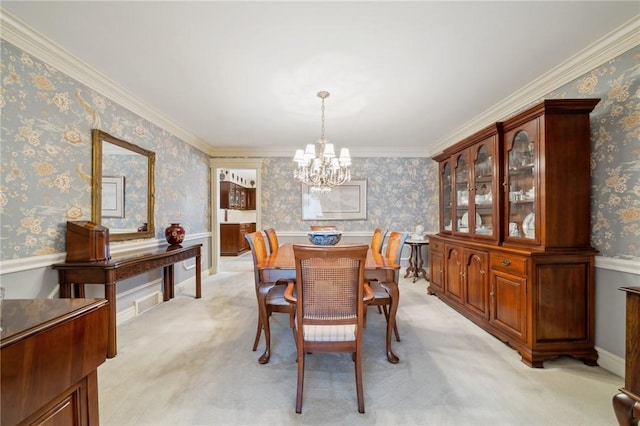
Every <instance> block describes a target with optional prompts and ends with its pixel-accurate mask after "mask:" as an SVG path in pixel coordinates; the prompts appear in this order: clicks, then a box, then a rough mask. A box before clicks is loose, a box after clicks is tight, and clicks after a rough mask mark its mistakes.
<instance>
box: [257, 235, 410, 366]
mask: <svg viewBox="0 0 640 426" xmlns="http://www.w3.org/2000/svg"><path fill="white" fill-rule="evenodd" d="M344 245H347V244H343V243H340V246H344ZM293 246H294V243H285V244H282V245H280V246H279V247H278V248H277V249H276V250H273V251H272V252H271V253H270V254H269V256H267V257H266V258H265V260H264V261H263V262H261V263H258V264H257V265H256V268H257V269H259V270H260V272H261V273H262V279H263V280H264V281H266V282H277V281H281V280H287V281H291V280H295V279H296V263H295V257H294V255H293ZM327 247H328V248H329V249H330V247H331V246H327ZM399 269H400V265H398V264H396V263H395V262H394V261H393V260H390V259H387V258H386V257H384V256H383V255H382V254H380V253H378V252H375V251H373V250H371V249H369V250H368V251H367V260H366V264H365V272H364V274H365V277H364V278H365V281H368V282H370V281H378V282H379V283H380V285H381V286H382V287H383V288H384V289H385V290H386V291H387V292H388V293H389V298H390V299H391V305H390V307H389V321H388V322H387V332H386V353H387V360H388V361H389V362H390V363H392V364H397V363H398V362H399V361H400V358H398V356H397V355H396V354H395V353H394V352H393V348H392V347H391V336H392V335H393V328H394V325H395V322H396V312H397V311H398V301H399V298H400V291H399V289H398V283H397V282H396V271H397V270H399ZM258 298H259V300H258V307H259V311H260V312H259V315H260V318H261V321H262V324H265V325H266V324H269V322H268V318H267V315H268V311H267V299H266V294H265V295H259V296H258ZM268 359H269V348H267V349H265V353H264V354H263V355H262V356H261V362H262V361H265V362H268Z"/></svg>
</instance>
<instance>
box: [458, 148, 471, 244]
mask: <svg viewBox="0 0 640 426" xmlns="http://www.w3.org/2000/svg"><path fill="white" fill-rule="evenodd" d="M455 225H456V231H457V232H464V233H468V232H469V165H468V163H467V159H466V158H465V157H464V156H463V155H461V156H460V157H458V164H457V165H456V224H455Z"/></svg>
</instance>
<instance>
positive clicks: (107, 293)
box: [104, 282, 118, 358]
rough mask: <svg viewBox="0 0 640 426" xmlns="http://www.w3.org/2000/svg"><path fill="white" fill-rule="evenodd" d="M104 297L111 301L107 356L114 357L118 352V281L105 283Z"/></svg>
mask: <svg viewBox="0 0 640 426" xmlns="http://www.w3.org/2000/svg"><path fill="white" fill-rule="evenodd" d="M104 297H105V299H107V301H108V302H109V326H108V330H107V358H113V357H114V356H116V354H117V353H118V342H117V337H116V283H115V282H110V283H105V285H104Z"/></svg>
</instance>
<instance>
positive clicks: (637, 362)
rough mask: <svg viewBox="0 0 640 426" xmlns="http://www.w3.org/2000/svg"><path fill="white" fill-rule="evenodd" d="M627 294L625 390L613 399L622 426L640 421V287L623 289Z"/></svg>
mask: <svg viewBox="0 0 640 426" xmlns="http://www.w3.org/2000/svg"><path fill="white" fill-rule="evenodd" d="M620 290H623V291H625V292H626V293H627V325H626V330H627V331H626V336H627V342H626V353H625V372H624V388H622V389H620V393H619V394H617V395H615V396H614V397H613V409H614V411H615V414H616V419H617V420H618V424H620V425H621V426H632V425H637V424H638V420H639V419H640V287H623V288H621V289H620Z"/></svg>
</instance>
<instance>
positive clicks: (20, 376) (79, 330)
mask: <svg viewBox="0 0 640 426" xmlns="http://www.w3.org/2000/svg"><path fill="white" fill-rule="evenodd" d="M0 303H1V306H2V328H3V329H2V339H1V340H0V361H1V362H2V365H1V368H0V373H1V377H0V405H1V406H2V410H0V411H1V414H0V423H1V424H2V425H4V426H13V425H18V424H19V425H86V426H91V425H98V424H99V423H100V419H99V416H98V409H99V404H98V373H97V369H98V366H99V365H100V364H102V363H103V362H104V361H105V359H106V354H107V318H108V315H107V314H108V308H107V301H106V300H104V299H24V300H16V299H11V300H4V301H2V302H0Z"/></svg>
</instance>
